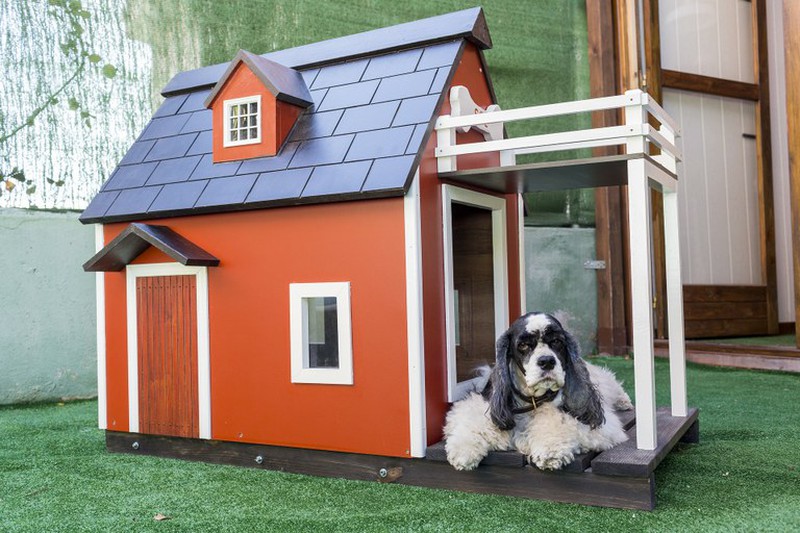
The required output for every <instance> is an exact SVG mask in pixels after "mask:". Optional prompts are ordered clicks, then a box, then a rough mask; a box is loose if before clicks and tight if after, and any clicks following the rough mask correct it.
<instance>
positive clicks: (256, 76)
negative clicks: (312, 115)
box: [205, 50, 313, 163]
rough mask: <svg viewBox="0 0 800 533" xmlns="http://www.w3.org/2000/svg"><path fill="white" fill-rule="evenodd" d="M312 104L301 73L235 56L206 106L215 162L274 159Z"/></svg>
mask: <svg viewBox="0 0 800 533" xmlns="http://www.w3.org/2000/svg"><path fill="white" fill-rule="evenodd" d="M312 103H313V101H312V99H311V95H310V94H309V92H308V87H306V84H305V81H304V80H303V76H302V75H301V74H300V73H299V72H297V71H296V70H294V69H291V68H288V67H285V66H283V65H281V64H279V63H275V62H274V61H270V60H269V59H265V58H263V57H261V56H257V55H255V54H251V53H250V52H247V51H245V50H239V52H238V53H237V54H236V56H235V57H234V58H233V60H232V61H231V63H230V65H228V69H227V70H226V71H225V73H224V74H223V75H222V77H221V78H220V80H219V81H218V82H217V84H216V85H215V86H214V88H213V89H212V90H211V93H210V94H209V95H208V98H206V101H205V106H206V107H207V108H209V109H211V110H212V116H213V152H214V153H213V159H214V162H215V163H219V162H222V161H236V160H241V159H251V158H254V157H265V156H273V155H276V154H277V153H278V152H279V151H280V149H281V146H282V145H283V143H284V141H285V140H286V137H287V136H288V135H289V132H290V131H291V130H292V127H293V126H294V124H295V122H296V121H297V119H298V118H299V117H300V115H301V114H302V112H303V110H304V109H305V108H306V107H308V106H310V105H311V104H312Z"/></svg>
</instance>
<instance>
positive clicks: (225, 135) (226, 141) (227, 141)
mask: <svg viewBox="0 0 800 533" xmlns="http://www.w3.org/2000/svg"><path fill="white" fill-rule="evenodd" d="M254 102H255V103H256V104H257V105H258V109H257V111H256V118H257V119H258V124H257V125H256V129H257V131H258V135H257V136H256V137H254V138H252V139H245V140H243V141H232V140H231V107H233V106H235V105H241V104H251V103H254ZM222 108H223V118H222V146H224V147H225V148H228V147H231V146H244V145H247V144H258V143H260V142H261V127H262V124H263V123H264V113H262V109H263V108H262V107H261V95H260V94H256V95H253V96H245V97H243V98H232V99H230V100H225V101H224V102H223V103H222ZM247 129H248V130H249V129H250V126H248V128H247Z"/></svg>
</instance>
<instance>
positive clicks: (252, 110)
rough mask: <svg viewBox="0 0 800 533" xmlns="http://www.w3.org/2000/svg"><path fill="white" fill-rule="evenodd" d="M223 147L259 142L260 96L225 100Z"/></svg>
mask: <svg viewBox="0 0 800 533" xmlns="http://www.w3.org/2000/svg"><path fill="white" fill-rule="evenodd" d="M224 106H225V110H224V112H225V117H224V120H223V124H225V131H224V132H223V135H224V139H223V146H226V147H227V146H239V145H242V144H255V143H259V142H261V128H260V127H259V124H260V123H261V120H260V117H259V115H260V114H261V96H251V97H248V98H237V99H234V100H225V102H224Z"/></svg>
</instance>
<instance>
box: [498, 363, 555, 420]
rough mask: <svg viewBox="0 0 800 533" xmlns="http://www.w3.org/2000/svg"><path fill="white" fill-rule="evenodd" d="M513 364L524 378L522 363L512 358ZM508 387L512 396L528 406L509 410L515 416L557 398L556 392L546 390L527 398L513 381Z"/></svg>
mask: <svg viewBox="0 0 800 533" xmlns="http://www.w3.org/2000/svg"><path fill="white" fill-rule="evenodd" d="M514 362H515V363H516V364H517V367H518V368H519V370H520V372H522V375H523V376H524V375H525V368H524V367H523V366H522V363H520V362H519V360H517V358H514ZM510 385H511V390H512V391H513V392H514V395H515V396H516V397H517V398H519V399H520V400H522V401H523V402H525V403H527V404H530V405H526V406H524V407H515V408H513V409H511V412H512V413H514V414H515V415H520V414H522V413H529V412H531V411H533V410H534V409H536V408H537V407H539V405H542V404H544V403H547V402H552V401H553V400H555V399H556V396H558V391H557V390H548V391H547V392H545V393H544V394H542V395H541V396H528V395H527V394H523V393H522V391H521V390H519V389H518V388H517V386H516V384H515V383H514V380H513V379H512V380H511V383H510Z"/></svg>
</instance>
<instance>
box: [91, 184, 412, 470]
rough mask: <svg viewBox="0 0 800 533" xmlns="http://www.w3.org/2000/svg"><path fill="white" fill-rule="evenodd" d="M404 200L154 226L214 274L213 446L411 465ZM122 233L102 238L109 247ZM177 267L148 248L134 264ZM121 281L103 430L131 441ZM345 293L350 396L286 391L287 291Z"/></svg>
mask: <svg viewBox="0 0 800 533" xmlns="http://www.w3.org/2000/svg"><path fill="white" fill-rule="evenodd" d="M403 209H404V208H403V199H402V198H387V199H380V200H360V201H357V202H348V203H335V204H323V205H309V206H296V207H287V208H275V209H263V210H256V211H246V212H240V213H222V214H209V215H202V216H192V217H181V218H168V219H159V220H150V221H148V223H151V224H162V225H165V226H169V227H170V228H172V229H173V230H175V231H176V232H178V233H180V234H181V235H182V236H184V237H186V238H187V239H189V240H190V241H192V242H194V243H196V244H197V245H199V246H201V247H202V248H203V249H205V250H208V251H210V252H212V253H213V254H214V255H215V256H217V257H219V258H220V260H221V262H220V265H219V267H214V268H209V269H208V291H209V294H208V297H209V343H210V344H209V351H210V367H211V438H213V439H219V440H229V441H236V442H250V443H262V444H274V445H278V446H293V447H301V448H315V449H326V450H337V451H348V452H359V453H370V454H375V455H392V456H401V457H403V456H408V453H409V425H408V405H409V398H408V339H407V329H406V304H405V298H406V285H405V240H404V217H403ZM126 226H127V224H125V223H119V224H107V225H105V226H104V230H105V239H106V242H109V241H110V240H111V239H113V238H114V237H115V236H116V235H117V234H119V232H120V231H122V230H123V229H125V227H126ZM163 261H171V260H170V259H169V258H167V257H166V256H165V255H164V254H162V253H161V252H158V251H157V250H155V249H154V248H149V249H148V250H147V251H145V252H144V253H143V254H142V255H140V256H139V257H138V258H137V259H136V260H135V261H134V263H135V264H142V263H155V262H163ZM125 279H126V278H125V272H109V273H106V291H107V292H106V296H107V300H106V324H107V331H108V336H107V354H108V355H107V362H108V366H107V368H108V371H107V375H108V395H109V400H108V420H109V423H108V428H109V430H117V431H127V427H128V426H127V420H128V415H127V409H128V403H127V364H126V353H127V351H126V340H125V339H126V336H125V316H126V310H125ZM328 281H349V282H350V284H351V317H352V332H353V378H354V383H353V385H319V384H304V383H295V384H293V383H291V380H290V375H291V369H290V344H289V341H290V336H289V284H290V283H309V282H328Z"/></svg>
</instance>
